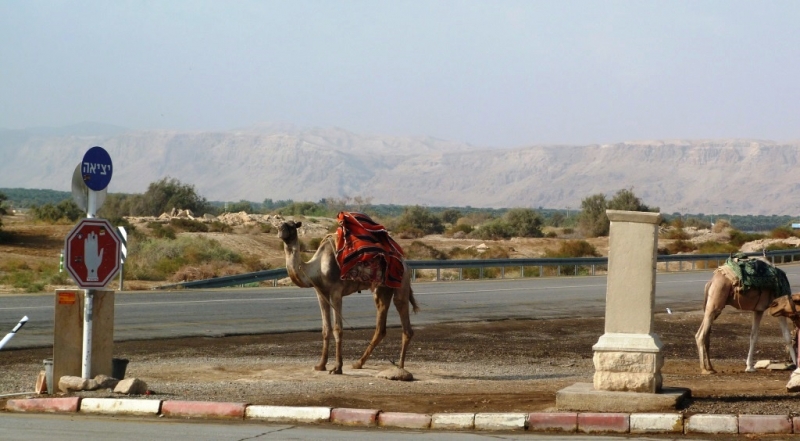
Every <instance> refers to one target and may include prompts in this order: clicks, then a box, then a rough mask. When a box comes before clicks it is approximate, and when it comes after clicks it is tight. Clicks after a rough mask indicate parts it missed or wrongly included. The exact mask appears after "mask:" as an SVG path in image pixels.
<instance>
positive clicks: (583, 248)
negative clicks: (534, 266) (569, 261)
mask: <svg viewBox="0 0 800 441" xmlns="http://www.w3.org/2000/svg"><path fill="white" fill-rule="evenodd" d="M544 255H545V257H554V258H566V257H599V256H600V253H598V252H597V249H596V248H595V247H594V246H593V245H592V244H590V243H589V242H586V241H585V240H565V241H562V242H561V243H560V244H559V247H558V249H556V250H553V249H550V248H546V249H545V251H544Z"/></svg>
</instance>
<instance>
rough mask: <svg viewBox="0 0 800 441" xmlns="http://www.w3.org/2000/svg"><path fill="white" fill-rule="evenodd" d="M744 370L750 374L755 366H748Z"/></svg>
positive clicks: (754, 369)
mask: <svg viewBox="0 0 800 441" xmlns="http://www.w3.org/2000/svg"><path fill="white" fill-rule="evenodd" d="M744 371H745V372H747V373H750V374H752V373H753V372H755V371H756V368H754V367H749V368H747V369H745V370H744Z"/></svg>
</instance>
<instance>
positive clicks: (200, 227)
mask: <svg viewBox="0 0 800 441" xmlns="http://www.w3.org/2000/svg"><path fill="white" fill-rule="evenodd" d="M169 224H170V225H171V226H172V227H174V228H176V229H177V230H179V231H186V232H190V233H207V232H208V225H206V224H204V223H202V222H200V221H198V220H194V219H185V218H181V217H178V218H173V219H170V221H169Z"/></svg>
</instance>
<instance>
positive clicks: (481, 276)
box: [478, 267, 483, 279]
mask: <svg viewBox="0 0 800 441" xmlns="http://www.w3.org/2000/svg"><path fill="white" fill-rule="evenodd" d="M478 279H483V267H481V271H480V273H479V274H478Z"/></svg>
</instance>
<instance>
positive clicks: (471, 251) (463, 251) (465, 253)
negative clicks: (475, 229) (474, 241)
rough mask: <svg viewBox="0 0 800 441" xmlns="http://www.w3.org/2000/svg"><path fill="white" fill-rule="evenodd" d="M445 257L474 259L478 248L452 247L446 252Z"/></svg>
mask: <svg viewBox="0 0 800 441" xmlns="http://www.w3.org/2000/svg"><path fill="white" fill-rule="evenodd" d="M447 257H448V258H450V259H453V260H459V259H475V258H477V257H478V250H477V249H475V247H469V248H461V247H453V248H450V251H448V252H447Z"/></svg>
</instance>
